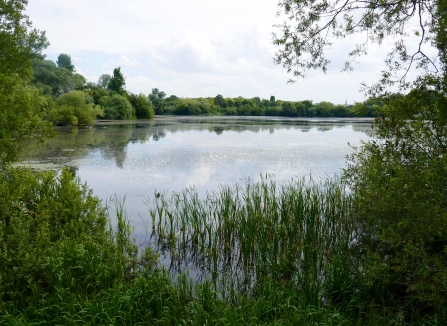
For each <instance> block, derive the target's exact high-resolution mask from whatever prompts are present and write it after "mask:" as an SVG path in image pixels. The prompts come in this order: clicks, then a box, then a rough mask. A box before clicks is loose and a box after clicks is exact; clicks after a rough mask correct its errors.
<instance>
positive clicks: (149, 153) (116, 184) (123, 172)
mask: <svg viewBox="0 0 447 326" xmlns="http://www.w3.org/2000/svg"><path fill="white" fill-rule="evenodd" d="M373 132H374V130H372V129H371V120H370V119H360V120H353V119H351V120H347V119H332V120H329V119H326V120H317V119H314V120H302V119H278V118H274V119H270V120H269V119H267V118H234V117H233V118H227V117H223V118H216V117H213V118H197V117H193V118H189V117H188V118H185V117H180V118H177V117H163V118H159V119H156V120H155V121H145V122H141V121H138V122H135V121H130V122H121V124H116V123H109V122H101V123H100V124H98V125H95V127H93V128H58V129H57V135H56V137H54V138H52V139H50V140H49V141H47V142H46V143H39V142H33V141H30V142H27V143H26V144H24V150H23V152H22V155H21V164H26V165H28V166H30V167H31V168H34V169H36V170H38V169H40V170H42V169H51V168H54V169H58V168H60V167H62V166H68V167H71V168H72V169H73V172H74V173H77V175H78V176H79V177H80V178H81V180H82V181H86V182H87V183H88V185H89V186H90V187H91V188H93V191H94V194H95V195H97V196H98V197H99V198H101V199H103V200H104V201H105V200H108V199H109V198H111V197H112V196H113V195H115V194H116V195H117V196H118V197H119V198H123V197H124V196H126V207H127V208H128V213H129V214H130V215H132V224H133V226H134V227H135V229H137V230H145V228H146V224H147V221H148V220H149V216H148V210H147V207H146V206H145V205H144V204H143V202H142V199H141V198H142V197H153V195H154V193H155V192H165V191H180V190H181V189H183V188H185V187H188V186H193V187H195V189H196V190H197V191H198V193H199V195H201V196H206V193H207V191H214V190H217V189H218V187H219V185H221V184H224V183H227V184H231V185H233V184H235V183H239V184H243V183H244V182H245V180H247V178H251V179H252V180H254V181H256V180H258V179H259V177H260V174H264V175H265V174H273V175H275V177H276V179H277V180H282V179H286V178H290V177H292V176H295V175H308V174H312V175H313V176H317V177H318V176H322V177H324V176H328V175H333V174H335V173H338V172H340V169H341V168H342V167H344V166H345V161H346V159H345V156H346V155H348V154H350V153H351V152H352V148H351V147H349V146H348V144H347V143H348V142H349V143H350V144H352V145H353V146H358V145H359V144H360V142H361V140H365V139H367V138H368V136H369V135H371V134H372V133H373ZM142 232H143V231H142ZM138 237H139V236H137V238H138ZM141 237H143V236H141Z"/></svg>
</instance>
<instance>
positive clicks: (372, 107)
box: [32, 54, 383, 125]
mask: <svg viewBox="0 0 447 326" xmlns="http://www.w3.org/2000/svg"><path fill="white" fill-rule="evenodd" d="M32 66H33V72H34V74H33V76H34V77H33V79H32V84H33V85H34V86H36V87H37V88H38V89H39V90H40V94H38V95H36V96H37V97H35V100H36V101H38V102H39V104H40V106H43V107H44V110H43V111H44V116H45V118H46V119H47V120H50V121H52V122H53V123H54V124H56V125H88V124H92V123H93V122H94V120H95V119H108V120H129V119H130V120H131V119H152V118H153V117H154V115H155V114H158V115H163V114H164V115H169V114H171V115H239V116H285V117H355V116H362V117H372V116H373V115H374V112H375V111H376V109H377V108H379V107H382V106H383V104H382V102H381V101H380V100H378V99H373V98H371V99H368V100H367V101H365V102H363V103H355V104H354V105H335V104H332V103H330V102H319V103H313V102H312V101H309V100H304V101H298V102H291V101H281V100H276V99H275V96H271V97H270V99H261V98H259V97H253V98H243V97H241V96H239V97H237V98H229V97H227V98H224V97H223V96H222V95H220V94H219V95H217V96H215V97H207V98H180V97H177V96H175V95H171V96H169V97H167V96H166V93H165V92H163V91H160V90H159V89H158V88H153V89H152V91H151V93H150V94H148V95H145V94H141V93H140V94H132V93H131V92H129V91H127V90H126V89H125V84H126V83H125V78H124V76H123V74H122V73H121V68H120V67H118V68H115V69H114V70H113V75H108V74H104V75H102V76H101V77H100V78H99V80H98V82H96V83H93V82H87V80H86V79H85V77H84V76H82V75H81V74H79V73H77V72H76V69H75V67H74V65H73V63H72V60H71V57H70V56H69V55H67V54H60V55H59V57H58V60H57V62H53V61H51V60H46V59H45V57H44V56H39V57H36V58H35V59H34V60H33V62H32ZM42 103H43V104H42Z"/></svg>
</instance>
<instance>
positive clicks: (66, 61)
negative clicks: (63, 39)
mask: <svg viewBox="0 0 447 326" xmlns="http://www.w3.org/2000/svg"><path fill="white" fill-rule="evenodd" d="M56 63H57V66H58V67H59V68H65V69H67V70H69V71H71V72H73V71H74V69H75V67H74V65H73V63H72V62H71V57H70V56H69V55H68V54H64V53H61V54H59V56H58V57H57V62H56Z"/></svg>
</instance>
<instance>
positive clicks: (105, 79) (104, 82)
mask: <svg viewBox="0 0 447 326" xmlns="http://www.w3.org/2000/svg"><path fill="white" fill-rule="evenodd" d="M110 78H112V76H110V75H109V74H103V75H101V76H99V79H98V85H99V86H101V87H102V88H107V87H108V85H109V81H110Z"/></svg>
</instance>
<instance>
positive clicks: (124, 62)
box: [101, 54, 140, 69]
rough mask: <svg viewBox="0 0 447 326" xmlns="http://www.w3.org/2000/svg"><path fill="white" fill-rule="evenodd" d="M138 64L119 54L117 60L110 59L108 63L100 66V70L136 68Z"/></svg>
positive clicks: (136, 61)
mask: <svg viewBox="0 0 447 326" xmlns="http://www.w3.org/2000/svg"><path fill="white" fill-rule="evenodd" d="M139 65H140V62H139V61H138V60H131V59H129V58H128V57H126V56H125V55H124V54H121V56H120V57H119V59H110V60H109V61H107V62H105V63H103V64H101V68H107V69H110V68H116V67H138V66H139Z"/></svg>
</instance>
